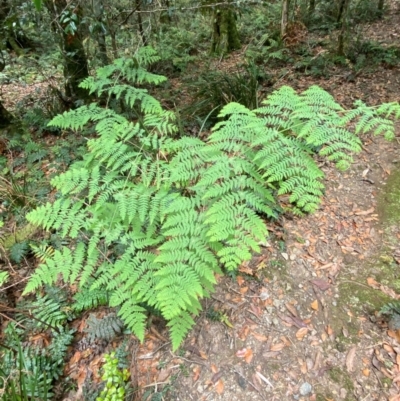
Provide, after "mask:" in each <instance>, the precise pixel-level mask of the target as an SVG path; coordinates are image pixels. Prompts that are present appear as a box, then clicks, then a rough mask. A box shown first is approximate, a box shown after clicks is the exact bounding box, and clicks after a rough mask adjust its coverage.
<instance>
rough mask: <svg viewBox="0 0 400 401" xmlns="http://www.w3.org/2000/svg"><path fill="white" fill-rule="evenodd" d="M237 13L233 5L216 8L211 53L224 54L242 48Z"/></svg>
mask: <svg viewBox="0 0 400 401" xmlns="http://www.w3.org/2000/svg"><path fill="white" fill-rule="evenodd" d="M240 46H241V45H240V39H239V33H238V30H237V27H236V15H235V12H234V10H232V8H231V7H224V8H215V10H214V13H213V40H212V46H211V53H217V54H224V53H230V52H231V51H233V50H237V49H240Z"/></svg>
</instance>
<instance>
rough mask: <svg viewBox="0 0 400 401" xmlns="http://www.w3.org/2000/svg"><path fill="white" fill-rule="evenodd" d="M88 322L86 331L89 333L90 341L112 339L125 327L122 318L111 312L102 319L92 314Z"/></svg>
mask: <svg viewBox="0 0 400 401" xmlns="http://www.w3.org/2000/svg"><path fill="white" fill-rule="evenodd" d="M86 324H87V326H88V327H87V328H86V329H85V332H86V333H88V338H89V340H90V341H94V340H95V339H102V340H108V341H109V340H112V339H113V338H114V337H115V336H117V335H118V334H120V333H121V331H122V329H123V327H124V324H123V322H122V320H121V319H119V318H118V317H117V316H116V315H115V313H109V314H108V315H106V316H104V317H103V318H101V319H97V318H96V316H95V315H93V314H90V315H89V318H88V319H87V321H86Z"/></svg>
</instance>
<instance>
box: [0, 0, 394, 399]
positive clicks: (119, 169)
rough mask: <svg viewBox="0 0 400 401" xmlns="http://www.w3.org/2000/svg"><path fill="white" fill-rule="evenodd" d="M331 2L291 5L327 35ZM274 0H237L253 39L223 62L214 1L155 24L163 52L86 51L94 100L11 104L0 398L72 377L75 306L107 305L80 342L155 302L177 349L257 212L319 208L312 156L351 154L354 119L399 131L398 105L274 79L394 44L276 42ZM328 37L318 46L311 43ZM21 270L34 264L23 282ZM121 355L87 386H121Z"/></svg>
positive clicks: (1, 179)
mask: <svg viewBox="0 0 400 401" xmlns="http://www.w3.org/2000/svg"><path fill="white" fill-rule="evenodd" d="M257 7H258V6H257ZM331 7H332V4H331V2H320V3H319V4H318V6H317V8H316V10H315V13H314V15H313V17H312V18H307V9H305V8H304V7H300V8H299V10H298V11H297V12H298V13H299V15H300V14H301V13H303V17H301V18H300V17H299V19H301V20H302V21H303V22H304V23H302V24H303V25H299V26H298V27H300V31H301V29H303V26H304V29H305V27H307V30H308V32H312V33H313V34H314V33H316V32H317V33H320V32H324V33H327V34H328V35H332V37H335V35H336V34H337V32H336V31H335V29H336V28H337V27H336V26H335V10H330V8H331ZM176 13H177V14H174V15H173V18H177V19H178V13H179V11H176ZM279 13H280V4H272V5H271V7H268V10H266V9H265V8H264V7H261V6H260V8H259V9H258V10H257V12H255V7H253V8H251V7H248V8H246V7H244V8H243V9H242V10H241V13H240V15H239V18H238V24H239V28H240V29H239V30H240V35H241V40H242V43H244V44H245V51H244V52H243V53H244V54H243V56H244V57H243V59H242V63H241V64H240V65H236V66H235V72H225V71H214V70H210V69H209V68H208V66H209V65H211V63H212V62H214V61H215V60H214V59H213V58H212V57H211V58H210V57H209V56H208V52H209V47H208V45H207V44H206V45H204V43H206V42H207V40H208V34H207V33H206V32H208V29H209V22H208V19H209V18H208V17H209V16H207V14H201V13H199V14H197V15H196V16H195V17H194V18H193V19H186V20H185V19H184V18H182V19H181V20H180V21H181V24H180V25H179V27H178V26H176V27H173V28H171V29H166V28H165V27H163V26H160V27H159V29H158V30H155V31H154V32H153V33H152V36H151V37H150V41H151V42H153V44H154V46H155V47H156V48H157V53H158V54H159V55H160V56H161V58H159V57H158V56H156V54H155V52H154V51H153V50H151V49H150V48H144V49H141V50H140V51H139V52H137V53H135V54H131V52H132V51H131V50H130V49H132V48H134V47H135V46H132V43H131V42H130V41H131V38H130V36H129V35H128V34H127V33H126V31H124V32H122V33H121V36H120V40H121V42H120V43H119V45H120V47H121V48H125V49H127V50H126V52H125V53H126V55H127V56H126V57H123V58H116V59H115V60H114V62H113V63H112V64H110V65H108V66H106V67H103V68H100V69H98V68H97V66H98V64H96V63H98V60H97V61H93V64H92V65H91V67H92V69H93V70H94V69H95V68H97V69H96V71H97V72H96V73H95V74H93V75H94V76H93V77H92V78H88V79H87V80H85V81H84V82H83V84H82V86H83V87H84V88H85V89H87V90H88V91H89V92H91V93H92V99H91V100H92V102H93V103H91V104H90V105H83V106H82V107H80V108H79V107H78V108H75V107H76V106H79V104H76V105H73V106H74V110H71V111H69V112H67V113H64V114H63V111H64V110H65V108H66V107H67V108H69V107H71V104H67V105H66V104H65V103H63V101H62V100H61V101H60V98H59V96H58V93H57V91H55V90H54V88H50V89H49V91H48V92H46V93H45V94H44V97H42V99H45V98H47V101H46V99H45V101H43V102H41V103H36V105H35V107H29V108H28V110H27V107H26V104H20V105H17V108H16V110H15V114H16V115H17V116H19V117H22V120H23V123H22V126H21V127H19V128H18V130H15V132H13V133H12V135H9V133H7V132H6V142H5V143H6V149H7V151H6V152H3V155H1V156H0V198H1V206H0V258H1V259H2V260H3V261H4V263H5V266H7V268H6V271H3V272H1V274H0V285H1V286H2V289H3V291H2V292H1V293H0V303H1V306H2V307H3V306H6V308H8V309H6V310H5V311H6V313H8V315H9V316H10V317H11V316H12V319H10V321H9V323H8V324H7V325H6V326H5V330H4V332H3V336H2V347H3V348H2V350H1V362H2V363H1V367H0V376H1V377H2V379H3V382H2V383H1V384H0V391H2V393H1V394H2V396H3V398H4V399H5V400H17V399H18V400H20V399H22V400H30V399H38V400H46V399H57V397H59V396H60V394H61V393H63V392H66V391H67V390H68V386H69V385H70V384H68V383H66V384H65V385H64V387H63V388H62V389H60V388H57V387H56V386H55V383H58V382H60V378H61V377H62V376H63V367H64V362H65V358H66V356H67V353H68V347H69V346H70V345H71V343H72V341H73V339H74V336H75V335H76V333H75V331H74V329H73V328H72V327H73V325H72V322H74V321H75V319H78V318H79V317H80V316H81V315H82V313H83V312H87V311H94V310H96V308H101V307H102V308H105V310H106V312H105V313H103V314H102V316H101V318H99V317H98V315H96V314H94V313H93V314H90V315H89V317H88V319H87V322H86V329H85V335H86V337H87V338H88V341H89V342H96V341H111V340H112V339H114V338H115V337H117V336H122V335H123V334H124V333H134V334H135V335H136V336H137V337H138V338H139V339H141V340H142V339H143V338H144V335H145V331H146V324H147V321H148V317H149V316H150V315H158V316H162V317H163V318H164V320H165V322H166V324H167V326H168V328H169V331H170V336H171V340H172V343H173V347H174V348H177V347H178V346H179V345H180V344H181V342H182V341H183V339H184V337H185V335H186V333H187V332H188V330H189V329H190V328H191V327H192V325H193V324H194V321H195V316H196V315H197V314H198V313H200V311H201V299H202V298H204V297H207V296H209V295H210V293H211V292H212V291H213V288H214V285H215V281H216V280H215V274H216V273H218V274H219V273H221V272H228V273H229V272H234V271H235V270H236V269H237V267H238V266H239V265H240V264H241V263H242V262H244V261H246V260H249V259H250V258H251V256H252V254H254V253H257V252H258V251H259V247H260V244H262V243H263V241H265V238H266V237H267V236H268V235H269V233H268V230H267V225H266V222H269V221H271V220H274V219H277V218H278V217H279V215H280V214H281V213H297V214H304V213H310V212H313V211H315V210H316V209H317V208H318V205H319V202H320V200H321V197H322V196H323V193H324V181H323V178H324V177H323V173H322V171H321V170H320V168H319V167H318V164H317V162H316V160H317V159H318V160H321V158H326V159H327V160H328V161H331V162H333V163H335V164H336V165H337V167H338V168H341V169H345V168H347V167H348V166H349V165H350V163H351V161H352V154H354V153H355V152H358V151H359V150H360V149H361V148H360V145H361V142H360V139H359V135H360V134H363V133H365V132H374V133H375V134H384V135H385V136H386V137H387V138H388V139H390V138H391V137H392V136H393V132H394V131H393V123H392V122H391V120H390V118H392V117H397V118H399V114H400V109H399V106H398V105H396V104H387V105H382V106H379V107H376V108H371V107H367V106H366V105H365V104H364V103H362V102H361V101H358V102H357V103H356V104H355V105H354V108H353V109H352V110H350V111H349V110H344V109H343V108H342V107H341V106H340V105H338V104H337V103H336V102H335V101H334V100H333V98H332V97H331V96H330V95H329V94H328V93H326V92H325V91H323V90H322V89H320V88H319V87H315V86H314V87H311V88H309V89H308V90H306V91H304V92H302V93H296V92H295V91H294V90H292V89H291V88H289V87H282V88H280V89H278V90H275V91H272V89H271V88H272V86H273V85H274V84H276V82H279V79H280V77H281V76H283V75H284V74H286V73H287V71H288V69H291V70H292V71H293V73H294V75H295V76H301V75H302V74H306V75H313V76H316V77H321V76H322V77H328V76H329V74H330V73H331V71H332V70H334V69H335V68H337V67H338V66H339V67H343V68H347V70H348V71H350V72H352V73H357V74H358V73H360V72H362V71H370V70H373V69H374V68H376V66H377V65H383V66H384V67H385V68H392V67H393V66H395V65H397V64H398V61H399V58H400V53H399V50H398V48H397V47H395V46H391V47H388V46H385V45H382V44H381V43H376V42H374V41H370V40H365V39H363V38H362V36H361V35H358V34H357V31H356V28H355V30H354V32H353V33H354V35H353V36H354V38H356V40H355V41H349V42H348V44H347V47H346V49H345V50H346V54H345V55H340V56H339V55H337V54H335V50H334V45H333V44H332V42H330V41H327V40H326V37H325V39H320V38H318V37H314V36H313V37H310V38H309V39H308V40H307V41H305V40H303V39H304V38H303V37H302V36H301V35H300V36H298V38H299V40H297V39H296V38H294V39H293V38H292V39H293V40H294V42H293V43H294V44H293V43H292V44H290V43H289V42H286V43H285V42H284V41H283V40H282V39H281V38H280V37H279V24H277V23H276V21H278V20H279ZM379 13H380V11H379V10H377V9H376V7H375V6H374V4H372V2H367V1H361V2H358V3H357V4H354V5H352V8H351V10H350V14H349V16H348V18H349V23H350V24H351V22H352V21H354V22H356V21H358V20H359V21H360V22H365V21H366V20H368V19H370V18H372V19H374V18H378V17H379V15H378V14H379ZM374 16H375V17H374ZM265 27H268V29H265ZM300 31H299V32H300ZM300 33H301V32H300ZM40 35H41V33H40V32H38V40H42V37H41V36H40ZM288 39H290V38H288ZM45 43H49V38H48V37H47V39H46V41H45ZM135 45H136V44H135ZM320 46H322V47H324V48H325V49H326V50H327V51H324V52H319V53H316V49H318V48H319V47H320ZM7 57H8V56H7ZM49 59H50V61H49ZM59 60H60V54H58V53H57V52H56V51H55V50H54V49H53V57H50V56H49V54H48V53H46V52H43V53H42V54H41V56H40V57H35V58H30V56H29V53H27V54H26V57H25V58H23V57H21V58H20V59H19V60H18V62H17V61H15V62H13V63H8V65H7V66H6V68H5V69H4V71H3V72H1V73H0V80H1V82H2V83H12V82H18V81H19V80H21V79H22V78H21V77H22V76H25V78H24V79H25V81H27V82H37V81H41V80H43V77H44V76H45V75H46V73H45V70H46V68H47V66H48V64H49V63H50V62H51V63H53V64H55V65H57V64H59V63H58V61H59ZM94 60H96V58H94ZM199 64H203V68H202V69H198V68H197V66H198V65H199ZM15 65H18V68H14V67H15ZM38 66H39V67H40V68H41V70H42V71H41V72H43V74H42V73H38V72H37V71H38ZM198 71H200V73H199V74H198ZM53 72H54V74H55V75H57V74H59V73H61V70H54V71H53ZM159 74H165V75H168V76H169V77H179V78H180V80H181V82H182V83H183V88H184V89H185V90H186V91H188V92H189V93H190V94H191V97H190V104H185V105H182V104H179V102H177V101H176V99H177V97H178V93H179V91H180V90H181V88H178V89H177V88H174V87H173V86H171V84H170V83H169V82H168V80H167V79H166V78H165V77H164V76H162V75H159ZM157 85H158V86H159V87H160V89H155V87H156V86H157ZM278 87H279V85H278ZM150 93H151V94H150ZM164 95H166V96H165V97H164ZM158 99H160V100H158ZM80 104H81V105H82V102H81V103H80ZM193 126H194V127H195V128H193ZM350 126H354V127H355V129H354V130H350V129H349V127H350ZM188 128H189V129H188ZM187 132H191V135H188V134H187ZM193 132H194V133H193ZM1 145H2V142H0V149H1ZM284 195H287V196H286V197H284ZM26 216H27V217H26ZM8 227H13V229H8ZM21 227H22V228H21ZM37 264H39V267H36V266H37ZM13 269H16V270H18V271H20V270H23V269H27V270H28V271H29V274H30V273H33V275H32V277H31V278H30V280H29V282H28V284H27V285H26V286H25V282H24V283H23V284H19V285H17V286H16V291H15V292H14V288H15V286H14V282H13V280H14V275H15V276H16V274H15V273H14V270H13ZM27 274H28V272H25V276H26V275H27ZM22 285H23V287H22ZM23 290H24V295H23V296H21V292H22V291H23ZM115 358H116V359H117V360H118V361H119V362H120V363H123V361H124V360H126V355H124V352H123V350H122V348H121V349H120V350H117V356H115V355H111V356H110V357H108V359H107V363H106V369H105V373H104V378H105V380H106V381H107V377H108V376H107V375H109V377H112V380H114V382H115V383H113V384H112V385H111V387H110V389H109V390H110V391H109V394H108V393H107V391H108V390H107V388H102V387H101V386H100V387H99V388H98V389H97V392H96V394H95V395H93V394H91V395H88V394H86V393H85V397H86V399H96V397H97V396H99V397H100V398H99V399H107V396H108V395H109V396H110V399H124V397H126V393H125V385H126V372H125V371H124V370H123V369H122V368H121V369H119V367H118V368H116V364H117V362H116V359H115ZM15 361H17V364H15ZM28 372H29V373H28ZM112 386H114V387H112ZM85 391H86V390H85ZM128 393H129V391H128ZM111 394H114V395H113V396H114V397H118V396H119V397H120V398H111V397H112V396H111ZM115 394H119V395H115Z"/></svg>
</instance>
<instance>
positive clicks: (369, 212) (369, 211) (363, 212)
mask: <svg viewBox="0 0 400 401" xmlns="http://www.w3.org/2000/svg"><path fill="white" fill-rule="evenodd" d="M373 212H374V208H373V207H371V208H370V209H368V210H362V211H361V212H355V213H354V214H355V215H356V216H366V215H367V214H371V213H373Z"/></svg>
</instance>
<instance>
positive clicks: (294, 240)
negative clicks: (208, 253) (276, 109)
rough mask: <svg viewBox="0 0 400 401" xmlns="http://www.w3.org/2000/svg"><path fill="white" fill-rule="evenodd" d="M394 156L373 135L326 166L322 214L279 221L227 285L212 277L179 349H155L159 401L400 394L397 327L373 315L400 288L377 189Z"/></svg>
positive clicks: (393, 227)
mask: <svg viewBox="0 0 400 401" xmlns="http://www.w3.org/2000/svg"><path fill="white" fill-rule="evenodd" d="M399 160H400V147H399V146H398V144H397V142H396V141H395V142H392V143H385V142H384V141H383V140H381V139H376V138H374V139H368V140H367V141H366V143H365V152H364V153H362V154H361V155H360V156H359V157H358V158H357V161H356V163H355V164H354V166H353V167H352V169H351V170H350V171H348V172H346V173H339V172H337V171H335V170H334V169H333V168H331V167H324V171H325V173H326V177H327V181H328V183H329V184H328V186H329V188H328V189H327V192H326V196H325V198H324V203H323V206H322V207H321V209H320V210H319V211H318V212H317V213H316V214H314V215H311V216H308V217H307V218H302V219H300V218H295V219H293V220H284V221H283V224H282V227H281V229H279V228H275V233H274V234H273V237H274V239H273V240H270V241H269V242H267V243H266V244H265V248H264V250H265V252H264V253H263V254H262V255H259V256H257V257H255V258H254V260H253V261H252V262H251V263H250V264H249V266H244V267H242V268H241V271H242V275H241V276H237V277H236V281H233V280H231V279H228V278H223V279H221V281H220V284H219V286H218V290H217V293H216V294H215V295H214V296H213V297H212V299H211V300H210V302H209V303H208V304H207V305H206V311H205V312H204V315H203V316H202V317H201V319H199V322H198V324H197V326H196V329H195V330H194V331H193V333H192V335H191V336H190V338H188V340H187V341H186V344H185V346H184V347H183V348H184V349H185V350H186V351H185V352H184V353H182V354H181V355H180V356H173V355H172V354H171V352H170V351H168V350H165V349H164V350H163V351H159V352H158V353H157V354H156V355H154V357H155V359H154V360H157V365H153V368H154V367H155V366H156V367H158V368H160V366H161V369H160V371H159V375H158V379H157V380H158V381H159V382H165V381H167V380H168V379H171V377H172V378H173V383H174V384H173V386H172V387H171V392H170V393H169V395H168V396H167V397H166V398H165V399H168V400H177V401H178V400H181V401H186V400H229V401H235V400H291V399H294V400H301V399H309V400H318V401H322V400H360V401H361V400H365V401H367V400H387V399H389V400H391V401H394V400H398V399H400V397H399V395H398V394H399V388H400V387H399V381H400V344H399V342H398V341H397V340H396V338H393V337H396V335H397V336H398V333H397V332H394V331H391V332H389V334H390V335H391V336H389V335H388V328H387V324H386V323H384V322H381V319H379V318H377V317H376V313H375V312H376V311H377V310H379V309H380V308H381V307H382V306H383V305H384V304H385V303H386V302H388V301H390V300H392V297H391V296H390V295H393V294H394V293H391V292H390V291H389V288H397V290H399V289H400V280H398V279H397V278H398V276H399V275H400V274H399V273H400V269H399V267H398V265H397V264H396V262H395V259H394V258H393V254H395V251H396V245H397V242H398V229H397V223H395V222H391V221H390V220H389V219H388V216H387V213H386V214H385V213H384V210H383V209H385V202H387V199H385V196H386V197H387V196H390V195H380V194H381V193H383V192H382V188H383V187H384V185H383V183H384V180H386V178H387V176H388V174H389V172H396V174H399V171H398V170H397V171H396V162H397V161H399ZM392 177H394V175H393V176H392ZM399 192H400V190H399ZM387 210H388V209H387V208H386V211H387ZM283 241H284V242H283ZM284 244H285V245H284ZM246 272H247V273H250V274H249V275H245V274H244V273H246ZM245 277H246V278H245ZM395 279H397V281H396V280H395ZM378 283H379V284H378ZM380 284H385V285H386V286H387V287H385V286H381V285H380ZM375 288H376V289H375ZM213 316H214V317H215V316H219V319H218V320H219V321H213ZM221 316H225V317H226V318H227V319H226V322H225V323H223V322H221V320H224V319H221ZM230 325H232V326H233V327H229V326H230ZM139 357H140V352H139ZM160 399H161V398H160Z"/></svg>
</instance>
